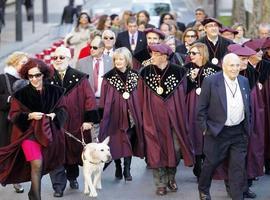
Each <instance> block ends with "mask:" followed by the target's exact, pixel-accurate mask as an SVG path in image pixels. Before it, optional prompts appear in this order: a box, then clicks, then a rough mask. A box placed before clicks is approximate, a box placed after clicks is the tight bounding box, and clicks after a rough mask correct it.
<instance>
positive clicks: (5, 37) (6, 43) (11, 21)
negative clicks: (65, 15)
mask: <svg viewBox="0 0 270 200" xmlns="http://www.w3.org/2000/svg"><path fill="white" fill-rule="evenodd" d="M66 4H67V2H65V1H53V0H48V18H49V23H47V24H44V23H43V22H42V1H35V24H34V27H35V31H34V32H33V23H32V21H30V22H28V21H27V20H26V13H25V7H24V6H22V17H23V36H22V37H23V41H20V42H16V27H15V23H16V19H15V4H11V5H8V6H7V7H6V15H5V18H6V25H5V27H3V30H2V33H1V38H0V73H1V72H2V70H3V67H4V61H5V59H6V57H7V56H8V55H9V54H10V53H12V52H14V51H26V50H25V49H27V51H26V52H27V53H30V54H33V55H34V54H35V53H39V52H40V51H42V50H43V49H44V48H47V47H49V46H50V45H51V43H50V41H53V40H54V39H55V40H57V38H53V34H52V33H53V32H54V27H55V26H57V25H58V24H59V23H60V19H61V14H62V11H63V8H64V6H65V5H66ZM42 41H43V42H42ZM32 45H35V47H34V48H32V49H30V48H29V47H31V46H32Z"/></svg>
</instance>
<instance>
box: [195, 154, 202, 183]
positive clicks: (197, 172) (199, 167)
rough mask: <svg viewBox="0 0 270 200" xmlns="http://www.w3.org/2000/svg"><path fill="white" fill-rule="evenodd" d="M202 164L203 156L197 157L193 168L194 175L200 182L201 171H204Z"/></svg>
mask: <svg viewBox="0 0 270 200" xmlns="http://www.w3.org/2000/svg"><path fill="white" fill-rule="evenodd" d="M202 163H203V156H202V155H196V156H195V165H194V168H193V174H194V175H195V176H196V177H197V179H198V180H199V177H200V174H201V170H202Z"/></svg>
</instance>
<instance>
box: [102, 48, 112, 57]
mask: <svg viewBox="0 0 270 200" xmlns="http://www.w3.org/2000/svg"><path fill="white" fill-rule="evenodd" d="M108 52H109V53H108ZM103 54H104V55H108V56H110V57H112V56H113V48H111V49H110V50H108V49H104V51H103Z"/></svg>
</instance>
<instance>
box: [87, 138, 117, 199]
mask: <svg viewBox="0 0 270 200" xmlns="http://www.w3.org/2000/svg"><path fill="white" fill-rule="evenodd" d="M109 140H110V138H109V137H107V138H106V139H105V140H104V141H103V142H101V143H89V144H87V145H86V146H85V147H84V150H83V152H82V161H83V176H84V194H89V196H90V197H97V191H96V189H101V188H102V187H101V173H102V171H103V167H104V164H105V163H106V162H109V161H111V159H112V156H111V153H110V147H109V146H108V143H109Z"/></svg>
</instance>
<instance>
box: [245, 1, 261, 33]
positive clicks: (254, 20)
mask: <svg viewBox="0 0 270 200" xmlns="http://www.w3.org/2000/svg"><path fill="white" fill-rule="evenodd" d="M262 7H263V5H262V1H261V0H253V13H252V14H251V13H249V30H248V36H249V37H251V38H256V37H257V35H258V25H259V24H260V23H261V18H262V17H261V16H262Z"/></svg>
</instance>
